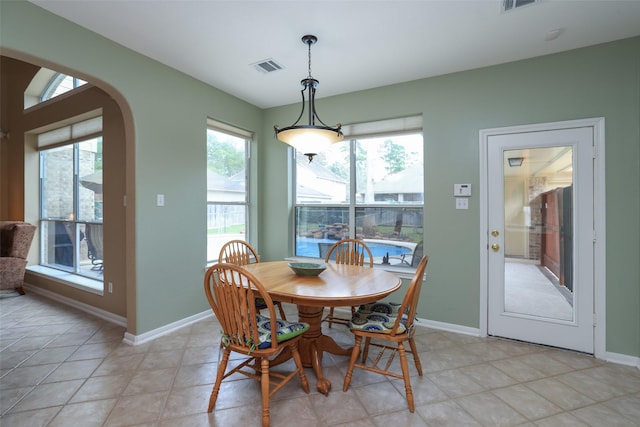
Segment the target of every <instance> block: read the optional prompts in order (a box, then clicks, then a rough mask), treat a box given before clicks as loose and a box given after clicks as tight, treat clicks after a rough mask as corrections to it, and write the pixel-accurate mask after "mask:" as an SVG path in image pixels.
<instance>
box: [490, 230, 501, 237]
mask: <svg viewBox="0 0 640 427" xmlns="http://www.w3.org/2000/svg"><path fill="white" fill-rule="evenodd" d="M491 235H492V236H493V237H498V236H499V235H500V232H499V231H498V230H491Z"/></svg>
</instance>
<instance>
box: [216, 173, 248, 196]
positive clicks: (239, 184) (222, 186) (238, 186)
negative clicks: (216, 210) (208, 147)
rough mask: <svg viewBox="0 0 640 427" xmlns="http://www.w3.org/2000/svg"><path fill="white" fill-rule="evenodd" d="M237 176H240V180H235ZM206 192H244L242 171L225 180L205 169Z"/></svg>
mask: <svg viewBox="0 0 640 427" xmlns="http://www.w3.org/2000/svg"><path fill="white" fill-rule="evenodd" d="M239 176H242V180H238V179H237V178H238V177H239ZM207 190H213V191H238V192H244V191H245V181H244V171H242V172H239V173H237V174H236V175H234V176H232V177H230V178H226V177H224V176H222V175H220V174H218V173H215V172H213V171H211V170H209V169H207Z"/></svg>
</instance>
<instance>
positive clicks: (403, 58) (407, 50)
mask: <svg viewBox="0 0 640 427" xmlns="http://www.w3.org/2000/svg"><path fill="white" fill-rule="evenodd" d="M30 1H31V2H32V3H34V4H36V5H38V6H40V7H42V8H44V9H46V10H49V11H50V12H52V13H55V14H56V15H60V16H62V17H64V18H66V19H68V20H70V21H73V22H75V23H77V24H79V25H81V26H83V27H86V28H88V29H90V30H92V31H95V32H96V33H99V34H101V35H103V36H104V37H107V38H109V39H111V40H113V41H115V42H117V43H119V44H121V45H123V46H126V47H128V48H130V49H132V50H134V51H137V52H139V53H141V54H143V55H146V56H148V57H151V58H153V59H155V60H157V61H159V62H162V63H164V64H166V65H168V66H170V67H173V68H175V69H177V70H180V71H182V72H184V73H186V74H189V75H191V76H193V77H195V78H196V79H199V80H202V81H203V82H205V83H208V84H210V85H212V86H215V87H217V88H219V89H221V90H224V91H225V92H228V93H230V94H232V95H235V96H237V97H238V98H241V99H244V100H246V101H248V102H250V103H251V104H254V105H256V106H258V107H261V108H267V107H273V106H278V105H284V104H290V103H296V102H299V100H300V85H299V81H300V80H301V79H303V78H305V77H306V76H307V46H306V45H304V44H303V43H302V41H301V37H302V36H303V35H305V34H314V35H316V36H317V37H318V39H319V40H318V43H317V44H315V45H314V46H313V47H312V51H311V53H312V64H311V65H312V75H313V77H314V78H316V79H317V80H319V81H320V86H319V87H318V93H317V95H318V98H322V97H326V96H330V95H337V94H342V93H348V92H354V91H358V90H363V89H368V88H373V87H379V86H385V85H389V84H394V83H399V82H405V81H410V80H416V79H421V78H425V77H431V76H436V75H442V74H447V73H452V72H456V71H462V70H468V69H473V68H478V67H484V66H488V65H494V64H500V63H505V62H510V61H516V60H520V59H524V58H530V57H535V56H540V55H546V54H550V53H555V52H561V51H565V50H570V49H575V48H579V47H584V46H589V45H593V44H598V43H603V42H608V41H613V40H618V39H622V38H627V37H632V36H637V35H640V0H628V1H616V0H587V1H580V0H541V2H540V3H538V4H534V5H529V6H525V7H522V8H520V9H518V10H515V11H511V12H507V13H503V12H501V0H464V1H463V0H422V1H401V0H396V1H391V0H388V1H365V0H355V1H332V0H325V1H311V0H295V1H293V0H292V1H267V0H258V1H243V0H235V1H219V0H198V1H195V0H168V1H162V0H118V1H116V0H30ZM553 30H560V35H559V36H558V37H557V38H556V39H554V40H549V41H546V40H545V38H546V37H547V35H548V33H549V32H550V31H553ZM270 58H272V59H274V60H275V61H277V62H278V63H280V64H282V65H284V67H285V69H284V70H281V71H278V72H275V73H270V74H262V73H260V72H258V71H256V70H255V68H254V67H253V66H251V64H254V63H256V62H259V61H262V60H265V59H270ZM105 66H108V64H105Z"/></svg>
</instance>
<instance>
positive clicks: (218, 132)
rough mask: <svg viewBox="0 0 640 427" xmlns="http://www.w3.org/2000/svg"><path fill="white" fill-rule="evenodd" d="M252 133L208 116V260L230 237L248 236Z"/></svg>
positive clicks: (217, 253)
mask: <svg viewBox="0 0 640 427" xmlns="http://www.w3.org/2000/svg"><path fill="white" fill-rule="evenodd" d="M250 141H251V134H250V133H248V132H246V131H243V130H241V129H237V128H233V127H231V126H228V125H225V124H223V123H219V122H215V121H213V120H208V126H207V261H215V260H217V259H218V255H219V254H220V249H221V248H222V245H224V244H225V243H226V242H228V241H229V240H234V239H241V240H247V235H248V233H247V224H248V215H249V209H248V200H249V194H248V191H247V189H248V187H249V186H248V182H249V174H248V170H249V168H248V163H249V143H250Z"/></svg>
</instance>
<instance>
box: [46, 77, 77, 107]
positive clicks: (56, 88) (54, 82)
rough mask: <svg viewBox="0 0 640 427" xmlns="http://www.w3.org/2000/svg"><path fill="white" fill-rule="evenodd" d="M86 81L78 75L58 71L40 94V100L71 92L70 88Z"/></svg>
mask: <svg viewBox="0 0 640 427" xmlns="http://www.w3.org/2000/svg"><path fill="white" fill-rule="evenodd" d="M86 83H87V82H85V81H84V80H80V79H79V78H77V77H73V76H68V75H66V74H62V73H56V74H55V75H54V76H53V77H52V78H51V80H50V81H49V83H48V84H47V86H46V87H45V88H44V90H43V91H42V94H41V95H40V102H44V101H46V100H48V99H51V98H55V97H56V96H58V95H62V94H63V93H65V92H69V91H70V90H73V89H75V88H77V87H79V86H82V85H83V84H86Z"/></svg>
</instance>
